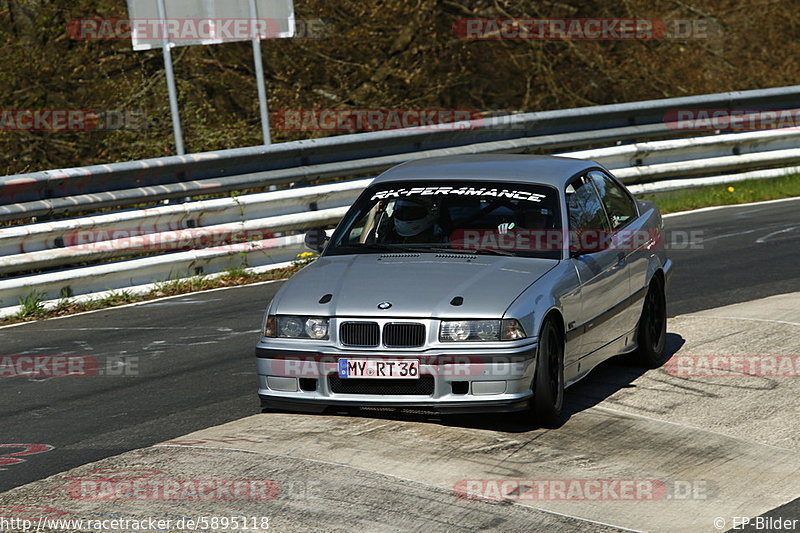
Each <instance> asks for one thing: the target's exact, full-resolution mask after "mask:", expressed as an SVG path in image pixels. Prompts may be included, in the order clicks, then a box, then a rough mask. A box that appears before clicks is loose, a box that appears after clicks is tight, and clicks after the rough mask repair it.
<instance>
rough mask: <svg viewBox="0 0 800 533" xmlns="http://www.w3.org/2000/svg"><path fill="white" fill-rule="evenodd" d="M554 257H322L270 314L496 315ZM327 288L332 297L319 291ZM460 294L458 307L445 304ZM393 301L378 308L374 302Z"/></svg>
mask: <svg viewBox="0 0 800 533" xmlns="http://www.w3.org/2000/svg"><path fill="white" fill-rule="evenodd" d="M557 264H558V261H555V260H551V259H532V258H521V257H500V256H486V255H480V256H470V255H446V254H432V253H431V254H397V255H377V254H363V255H347V256H331V257H322V258H320V259H318V260H317V261H316V262H315V263H313V264H311V265H309V266H308V267H306V268H305V269H303V270H302V271H300V272H299V273H298V274H296V275H295V276H294V278H292V279H291V280H290V281H289V282H288V283H287V284H286V285H284V287H283V288H282V289H281V290H280V292H279V293H278V294H277V295H276V297H275V300H274V301H273V304H272V307H271V313H273V314H281V315H306V316H308V315H318V316H346V317H368V316H371V317H379V318H384V317H409V318H410V317H418V318H426V317H431V318H444V317H449V318H468V317H470V318H501V317H503V314H504V313H505V311H506V310H507V309H508V307H509V306H510V305H511V303H512V302H513V301H514V300H515V299H516V298H517V297H518V296H519V295H520V294H521V293H522V292H523V291H524V290H525V289H526V288H528V287H529V286H530V285H531V284H533V283H534V282H535V281H536V280H537V279H539V278H540V277H542V276H543V275H544V274H546V273H547V272H548V271H550V270H551V269H553V268H554V267H555V266H556V265H557ZM326 295H331V298H330V302H327V303H320V301H323V302H324V301H325V299H323V297H325V296H326ZM456 297H462V298H463V303H462V305H460V306H455V305H452V304H451V301H452V300H453V299H454V298H456ZM382 302H389V303H391V308H389V309H386V310H380V309H379V308H378V304H381V303H382Z"/></svg>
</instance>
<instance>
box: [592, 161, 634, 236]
mask: <svg viewBox="0 0 800 533" xmlns="http://www.w3.org/2000/svg"><path fill="white" fill-rule="evenodd" d="M589 177H590V178H591V180H592V182H593V183H594V186H595V187H597V191H598V192H599V193H600V198H601V199H602V201H603V205H604V206H605V208H606V213H608V218H609V219H610V221H611V229H619V228H621V227H623V226H625V225H627V224H628V223H629V222H630V221H632V220H633V219H635V218H636V217H637V216H638V215H637V211H636V204H634V203H633V200H631V197H630V196H628V194H627V193H626V192H625V191H624V190H623V189H622V187H620V186H619V185H617V184H616V183H615V182H614V181H612V180H611V178H609V177H608V176H606V175H605V174H603V173H602V172H590V173H589Z"/></svg>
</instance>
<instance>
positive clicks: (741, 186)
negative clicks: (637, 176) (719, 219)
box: [636, 175, 800, 214]
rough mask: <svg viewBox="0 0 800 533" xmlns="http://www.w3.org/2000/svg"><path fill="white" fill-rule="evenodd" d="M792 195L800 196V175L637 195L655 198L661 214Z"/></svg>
mask: <svg viewBox="0 0 800 533" xmlns="http://www.w3.org/2000/svg"><path fill="white" fill-rule="evenodd" d="M794 196H800V175H793V176H783V177H780V178H770V179H757V180H745V181H739V182H737V183H731V184H725V185H709V186H705V187H692V188H690V189H680V190H677V191H668V192H660V193H651V194H639V195H636V197H637V198H640V199H642V200H649V201H651V202H654V203H655V204H656V205H657V206H658V208H659V209H660V210H661V213H662V214H667V213H675V212H678V211H690V210H692V209H700V208H701V207H712V206H716V205H735V204H747V203H750V202H763V201H765V200H778V199H780V198H790V197H794Z"/></svg>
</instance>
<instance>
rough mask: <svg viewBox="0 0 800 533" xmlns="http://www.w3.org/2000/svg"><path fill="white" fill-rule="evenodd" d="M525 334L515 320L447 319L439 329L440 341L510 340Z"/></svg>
mask: <svg viewBox="0 0 800 533" xmlns="http://www.w3.org/2000/svg"><path fill="white" fill-rule="evenodd" d="M526 336H527V335H526V334H525V330H524V329H522V325H521V324H520V323H519V322H518V321H516V320H513V319H512V320H447V321H442V325H441V328H440V329H439V341H440V342H465V341H469V342H481V341H512V340H518V339H524V338H525V337H526Z"/></svg>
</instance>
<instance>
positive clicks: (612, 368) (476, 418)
mask: <svg viewBox="0 0 800 533" xmlns="http://www.w3.org/2000/svg"><path fill="white" fill-rule="evenodd" d="M685 342H686V341H685V340H684V339H683V337H681V336H680V335H678V334H676V333H667V346H666V350H667V353H668V354H669V358H671V357H672V356H673V355H675V354H676V353H677V352H678V350H680V349H681V347H682V346H683V345H684V344H685ZM669 358H668V359H669ZM645 372H647V369H646V368H643V367H641V366H635V365H634V364H632V363H631V362H630V361H629V360H628V359H627V358H626V357H625V356H618V357H614V358H612V359H609V360H608V361H605V362H604V363H602V364H600V365H598V366H597V367H596V368H595V369H594V370H592V372H591V373H590V374H589V375H588V376H586V377H585V378H584V379H582V380H581V381H580V382H578V383H576V384H575V385H573V386H572V387H570V388H568V389H567V390H566V394H565V396H564V402H565V404H564V414H563V416H562V418H561V421H560V422H559V424H557V425H556V426H555V427H554V428H549V429H557V428H559V427H561V426H563V425H564V424H565V423H566V422H567V421H568V420H569V418H570V417H571V416H572V415H574V414H576V413H579V412H581V411H584V410H586V409H589V408H591V407H594V406H595V405H597V404H599V403H600V402H602V401H603V400H605V399H606V398H608V397H609V396H611V395H612V394H614V393H615V392H617V391H619V390H622V389H626V388H632V387H635V386H636V385H634V384H633V382H634V381H635V380H636V379H637V378H639V377H641V376H642V375H643V374H644V373H645ZM326 414H344V415H347V416H357V417H360V418H380V419H389V420H403V421H408V422H423V423H431V424H440V425H444V426H456V427H464V428H474V429H484V430H491V431H500V432H504V433H526V432H529V431H535V430H545V429H548V428H543V427H542V426H541V425H539V424H538V423H536V421H535V420H533V419H532V418H531V417H530V415H528V414H527V413H497V414H491V415H486V414H469V415H441V414H437V413H432V412H426V411H420V410H413V409H401V410H398V409H390V408H385V409H384V408H362V409H357V410H345V411H342V410H330V411H329V412H326Z"/></svg>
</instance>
